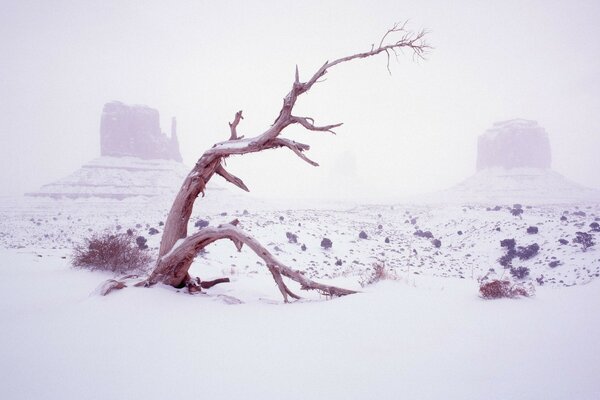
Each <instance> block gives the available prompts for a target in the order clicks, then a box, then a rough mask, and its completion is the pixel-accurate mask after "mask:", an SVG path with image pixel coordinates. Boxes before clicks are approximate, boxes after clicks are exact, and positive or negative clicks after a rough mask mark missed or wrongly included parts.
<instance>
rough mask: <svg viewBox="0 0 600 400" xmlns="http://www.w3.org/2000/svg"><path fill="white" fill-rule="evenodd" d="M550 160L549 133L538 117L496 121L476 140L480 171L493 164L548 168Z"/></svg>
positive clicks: (494, 165)
mask: <svg viewBox="0 0 600 400" xmlns="http://www.w3.org/2000/svg"><path fill="white" fill-rule="evenodd" d="M551 161H552V154H551V151H550V140H549V139H548V134H547V133H546V131H545V130H544V128H542V127H541V126H539V125H538V123H537V122H535V121H529V120H526V119H511V120H509V121H503V122H496V123H495V124H494V126H493V127H492V128H490V129H488V130H487V131H485V133H484V134H483V135H481V136H479V140H478V142H477V171H481V170H483V169H487V168H494V167H502V168H506V169H511V168H542V169H549V168H550V165H551Z"/></svg>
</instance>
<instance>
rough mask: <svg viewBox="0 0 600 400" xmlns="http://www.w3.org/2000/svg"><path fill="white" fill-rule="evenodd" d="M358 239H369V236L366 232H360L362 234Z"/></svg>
mask: <svg viewBox="0 0 600 400" xmlns="http://www.w3.org/2000/svg"><path fill="white" fill-rule="evenodd" d="M358 237H359V238H360V239H366V238H368V236H367V232H365V231H360V233H359V234H358Z"/></svg>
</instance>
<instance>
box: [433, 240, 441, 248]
mask: <svg viewBox="0 0 600 400" xmlns="http://www.w3.org/2000/svg"><path fill="white" fill-rule="evenodd" d="M431 244H432V245H433V246H434V247H435V248H436V249H439V248H440V247H442V241H441V240H440V239H433V240H432V241H431Z"/></svg>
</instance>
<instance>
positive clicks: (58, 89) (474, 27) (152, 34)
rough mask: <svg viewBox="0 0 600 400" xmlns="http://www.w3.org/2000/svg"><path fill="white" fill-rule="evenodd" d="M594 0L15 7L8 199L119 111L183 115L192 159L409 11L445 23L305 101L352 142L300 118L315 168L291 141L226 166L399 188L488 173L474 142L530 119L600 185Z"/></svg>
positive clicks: (4, 126) (7, 94)
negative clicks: (423, 46)
mask: <svg viewBox="0 0 600 400" xmlns="http://www.w3.org/2000/svg"><path fill="white" fill-rule="evenodd" d="M599 18H600V3H599V2H597V1H578V2H570V1H562V2H558V1H503V2H494V3H492V2H477V1H473V2H470V1H462V2H458V1H457V2H444V1H410V2H408V1H398V0H394V1H380V2H376V3H374V2H368V1H364V2H363V1H329V2H328V1H319V2H317V1H314V2H312V1H305V2H298V1H261V2H244V1H235V2H225V1H224V2H208V1H206V2H205V1H187V2H184V1H179V2H175V1H173V2H164V1H144V2H134V1H121V0H119V1H113V0H104V1H52V2H49V1H37V2H35V1H16V0H15V1H8V2H3V4H2V11H1V12H0V54H1V59H0V121H1V122H0V135H1V146H0V194H2V195H17V194H21V193H23V192H27V191H31V190H35V189H37V188H38V187H39V186H41V185H43V184H45V183H48V182H51V181H53V180H56V179H59V178H61V177H63V176H65V175H68V174H69V173H71V172H72V171H74V170H76V169H77V168H78V167H79V166H80V165H81V164H83V163H85V162H87V161H89V160H91V159H93V158H95V157H98V156H99V155H100V140H99V125H100V113H101V111H102V107H103V105H104V103H106V102H108V101H111V100H119V101H122V102H124V103H128V104H146V105H148V106H150V107H153V108H156V109H158V110H159V111H160V113H161V124H162V129H163V131H165V132H169V121H170V118H171V117H172V116H176V117H177V121H178V134H179V140H180V144H181V153H182V155H183V158H184V162H185V163H186V164H188V165H193V163H194V162H195V161H196V159H197V158H198V157H199V156H200V155H201V153H202V152H203V151H204V150H205V149H207V148H208V147H210V146H211V145H212V144H213V143H215V142H218V141H222V140H225V139H227V138H228V137H229V128H228V125H227V123H228V121H231V120H232V119H233V116H234V114H235V112H236V111H238V110H243V111H244V116H245V119H244V120H243V121H242V123H241V124H240V126H239V129H238V130H239V132H240V133H241V134H244V135H246V136H254V135H257V134H260V133H262V132H263V131H264V130H265V129H266V128H268V126H269V125H270V123H272V121H273V120H274V119H275V118H276V117H277V115H278V113H279V108H280V106H281V102H282V98H283V96H284V95H285V94H286V93H287V92H288V91H289V89H290V86H291V84H292V81H293V77H294V68H295V66H296V65H298V68H299V71H300V77H301V78H308V77H309V76H310V75H312V73H313V72H314V71H315V70H316V69H317V68H318V67H319V66H321V65H322V64H323V63H324V62H325V61H326V60H331V59H334V58H338V57H341V56H345V55H348V54H351V53H355V52H360V51H364V50H368V49H370V47H371V44H372V43H379V39H380V38H381V35H382V34H383V33H384V32H385V31H386V29H388V28H389V27H391V25H392V24H393V23H394V22H395V21H399V20H405V19H410V23H409V27H410V28H412V29H415V30H419V29H421V28H425V29H427V30H429V31H430V33H429V34H428V36H427V40H428V42H429V43H430V44H431V45H432V46H433V47H434V49H433V50H432V51H431V52H430V53H429V54H428V55H427V57H426V60H425V61H413V59H412V58H411V57H410V55H409V54H406V55H405V56H404V57H400V58H399V59H398V62H396V61H394V60H392V62H391V63H390V69H391V72H392V74H391V75H390V74H389V73H388V71H387V69H386V57H385V56H379V57H373V58H370V59H367V60H359V61H353V62H352V63H346V64H342V65H338V66H336V67H334V68H332V69H331V71H330V73H329V74H327V76H326V78H327V80H326V81H324V82H322V83H320V84H318V85H316V86H315V87H314V88H313V89H312V90H311V91H310V92H309V93H308V94H306V95H304V96H303V97H302V98H301V99H300V100H299V103H298V104H297V110H296V114H299V115H305V116H311V117H313V118H315V121H316V123H318V124H329V123H337V122H344V125H343V126H342V127H340V128H338V129H337V135H335V136H334V135H331V134H327V133H318V132H307V131H303V130H302V129H298V128H292V129H289V131H287V133H286V135H287V136H289V137H292V138H294V139H295V140H299V141H302V142H304V143H308V144H310V145H311V150H310V152H309V154H308V155H309V157H310V158H312V159H314V160H316V161H317V162H319V163H320V164H321V166H320V167H318V168H314V167H311V166H309V165H308V164H306V163H304V162H302V161H301V160H299V159H298V158H297V157H295V156H294V155H293V154H292V153H291V152H289V151H288V150H287V149H281V150H272V151H268V152H265V153H261V154H254V155H247V156H243V157H238V158H233V159H231V160H229V161H228V165H229V169H230V170H231V172H232V173H234V174H236V175H237V176H240V177H241V178H243V179H244V181H245V182H246V184H247V185H248V186H249V187H250V189H251V191H252V192H254V193H256V194H258V195H261V196H278V197H281V196H284V197H286V196H289V197H334V198H382V199H383V198H394V197H396V196H400V195H403V194H411V193H420V192H427V191H433V190H438V189H444V188H446V187H449V186H451V185H453V184H456V183H457V182H459V181H461V180H463V179H464V178H466V177H468V176H469V175H471V174H473V173H474V171H475V157H476V144H477V143H476V140H477V136H478V135H480V134H482V133H483V132H484V131H485V130H486V129H487V128H489V127H491V125H492V124H493V123H494V122H495V121H500V120H505V119H512V118H526V119H532V120H536V121H538V122H539V124H540V125H541V126H543V127H544V128H545V129H546V131H547V132H548V134H549V137H550V142H551V146H552V150H553V161H552V165H553V169H555V170H556V171H558V172H560V173H561V174H563V175H565V176H567V177H569V178H571V179H572V180H575V181H577V182H579V183H581V184H584V185H587V186H590V187H595V188H600V174H598V167H599V166H600V163H599V162H598V152H599V150H600V134H599V130H598V129H599V127H600V113H599V112H598V110H600V75H599V74H598V71H600V29H599V28H598V23H597V21H598V20H599Z"/></svg>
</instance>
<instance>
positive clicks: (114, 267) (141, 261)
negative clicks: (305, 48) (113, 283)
mask: <svg viewBox="0 0 600 400" xmlns="http://www.w3.org/2000/svg"><path fill="white" fill-rule="evenodd" d="M151 260H152V258H151V257H150V255H149V254H148V253H146V252H145V251H143V250H142V249H140V248H139V247H138V245H137V243H136V242H135V240H134V239H133V237H132V236H130V235H127V234H112V233H105V234H95V235H93V236H92V237H90V238H86V239H85V240H84V242H83V243H80V244H77V245H76V246H75V248H74V249H73V256H72V260H71V263H72V264H73V266H74V267H78V268H85V269H89V270H102V271H111V272H117V273H130V272H134V271H141V270H144V269H145V268H146V267H147V266H148V264H150V261H151Z"/></svg>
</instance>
